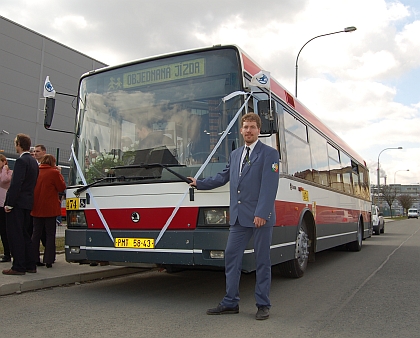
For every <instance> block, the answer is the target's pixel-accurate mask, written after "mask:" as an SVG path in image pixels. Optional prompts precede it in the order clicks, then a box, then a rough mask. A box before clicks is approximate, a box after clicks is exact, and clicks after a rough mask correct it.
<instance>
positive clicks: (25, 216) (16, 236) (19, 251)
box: [3, 134, 39, 275]
mask: <svg viewBox="0 0 420 338" xmlns="http://www.w3.org/2000/svg"><path fill="white" fill-rule="evenodd" d="M30 147H31V139H30V138H29V136H28V135H25V134H17V135H16V138H15V148H16V152H17V153H18V154H19V155H20V157H19V158H18V159H17V160H16V163H15V167H14V170H13V175H12V181H11V182H10V187H9V190H8V191H7V194H6V200H5V202H4V210H5V212H6V229H7V236H8V238H9V245H10V251H11V253H12V256H13V264H12V267H11V268H10V269H7V270H3V274H4V275H24V274H25V273H26V272H32V273H34V272H36V264H35V260H34V257H32V256H33V254H32V253H33V250H32V241H31V237H30V235H29V233H30V230H31V228H32V226H33V225H32V223H31V217H30V216H31V215H30V213H31V209H32V206H33V203H34V189H35V185H36V180H37V178H38V171H39V168H38V163H37V162H36V160H35V159H34V158H33V157H32V156H31V155H30V152H29V148H30Z"/></svg>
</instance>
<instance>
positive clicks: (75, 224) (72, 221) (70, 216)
mask: <svg viewBox="0 0 420 338" xmlns="http://www.w3.org/2000/svg"><path fill="white" fill-rule="evenodd" d="M67 227H69V228H87V223H86V217H85V212H84V211H75V210H71V211H69V210H67Z"/></svg>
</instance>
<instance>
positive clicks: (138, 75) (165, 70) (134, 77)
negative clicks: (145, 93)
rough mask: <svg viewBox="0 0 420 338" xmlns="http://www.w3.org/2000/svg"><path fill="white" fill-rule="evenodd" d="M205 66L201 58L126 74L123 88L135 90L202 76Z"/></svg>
mask: <svg viewBox="0 0 420 338" xmlns="http://www.w3.org/2000/svg"><path fill="white" fill-rule="evenodd" d="M205 65H206V63H205V59H204V58H200V59H194V60H188V61H183V62H176V63H171V64H167V65H162V66H159V67H153V68H145V69H139V70H137V71H135V72H130V73H125V74H124V78H123V86H124V88H133V87H140V86H145V85H150V84H155V83H161V82H169V81H175V80H182V79H186V78H190V77H195V76H201V75H204V74H205V73H206V70H205Z"/></svg>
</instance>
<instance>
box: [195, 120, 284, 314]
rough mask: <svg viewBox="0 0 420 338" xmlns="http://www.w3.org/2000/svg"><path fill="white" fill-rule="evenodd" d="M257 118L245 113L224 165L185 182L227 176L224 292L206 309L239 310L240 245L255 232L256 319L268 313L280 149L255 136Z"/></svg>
mask: <svg viewBox="0 0 420 338" xmlns="http://www.w3.org/2000/svg"><path fill="white" fill-rule="evenodd" d="M260 129H261V119H260V117H259V116H258V115H257V114H254V113H248V114H245V115H244V116H242V119H241V134H242V136H243V138H244V140H245V146H244V147H240V148H238V149H236V150H234V151H233V152H232V153H231V154H230V157H229V163H228V165H227V166H226V168H225V169H224V170H223V171H222V172H221V173H218V174H217V175H216V176H214V177H209V178H206V179H203V180H196V179H194V178H192V177H190V179H191V180H192V183H190V185H192V186H195V187H197V189H198V190H209V189H214V188H217V187H220V186H223V185H225V184H226V183H227V182H229V181H230V207H229V215H230V229H229V230H230V231H229V237H228V241H227V245H226V250H225V274H226V295H225V297H224V298H223V300H222V301H221V302H220V304H219V305H218V306H217V307H215V308H213V309H208V310H207V314H208V315H220V314H234V313H239V281H240V277H241V269H242V258H243V255H244V250H245V248H246V246H247V244H248V242H249V240H250V239H251V237H252V236H254V253H255V259H256V285H255V300H256V305H257V308H258V311H257V314H256V316H255V318H256V319H258V320H263V319H268V317H269V309H270V307H271V304H270V299H269V295H270V285H271V261H270V245H271V238H272V234H273V226H274V224H275V222H276V214H275V209H274V201H275V198H276V193H277V188H278V183H279V153H278V151H277V150H276V149H274V148H272V147H270V146H267V145H265V144H263V143H262V142H260V141H259V140H258V135H259V134H260Z"/></svg>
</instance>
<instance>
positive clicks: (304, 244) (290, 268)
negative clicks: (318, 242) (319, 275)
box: [278, 220, 309, 278]
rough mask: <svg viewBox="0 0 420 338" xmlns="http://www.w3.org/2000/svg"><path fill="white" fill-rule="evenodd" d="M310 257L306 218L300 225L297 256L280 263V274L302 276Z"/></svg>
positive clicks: (297, 238)
mask: <svg viewBox="0 0 420 338" xmlns="http://www.w3.org/2000/svg"><path fill="white" fill-rule="evenodd" d="M308 258H309V236H308V228H307V226H306V223H305V220H302V222H301V224H300V225H299V228H298V231H297V236H296V246H295V258H294V259H292V260H290V261H287V262H284V263H281V264H279V266H278V268H279V271H280V274H281V275H282V276H285V277H290V278H300V277H302V276H303V274H304V273H305V270H306V266H307V265H308Z"/></svg>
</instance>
